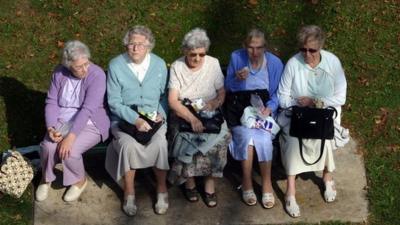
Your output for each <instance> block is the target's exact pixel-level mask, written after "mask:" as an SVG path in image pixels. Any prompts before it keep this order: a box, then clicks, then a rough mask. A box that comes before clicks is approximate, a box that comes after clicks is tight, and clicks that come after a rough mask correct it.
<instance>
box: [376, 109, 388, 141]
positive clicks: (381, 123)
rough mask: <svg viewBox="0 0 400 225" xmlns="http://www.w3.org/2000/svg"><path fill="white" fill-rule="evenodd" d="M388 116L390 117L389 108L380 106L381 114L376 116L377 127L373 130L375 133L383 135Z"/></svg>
mask: <svg viewBox="0 0 400 225" xmlns="http://www.w3.org/2000/svg"><path fill="white" fill-rule="evenodd" d="M388 117H389V111H388V109H386V108H383V107H382V108H380V109H379V115H376V116H374V122H375V127H374V130H373V132H374V134H375V135H382V131H384V130H385V127H386V124H387V121H388Z"/></svg>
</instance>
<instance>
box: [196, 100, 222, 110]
mask: <svg viewBox="0 0 400 225" xmlns="http://www.w3.org/2000/svg"><path fill="white" fill-rule="evenodd" d="M219 106H220V101H219V99H218V97H217V98H214V99H212V100H210V101H208V102H207V103H206V105H205V106H204V107H203V108H202V109H201V110H204V111H214V110H216V109H217V108H218V107H219Z"/></svg>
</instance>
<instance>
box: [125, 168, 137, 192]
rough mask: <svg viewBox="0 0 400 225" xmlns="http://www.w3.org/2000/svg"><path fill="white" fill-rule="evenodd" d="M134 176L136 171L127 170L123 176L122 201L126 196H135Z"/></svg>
mask: <svg viewBox="0 0 400 225" xmlns="http://www.w3.org/2000/svg"><path fill="white" fill-rule="evenodd" d="M135 174H136V170H129V171H127V172H126V173H125V176H124V199H126V198H127V197H128V195H135Z"/></svg>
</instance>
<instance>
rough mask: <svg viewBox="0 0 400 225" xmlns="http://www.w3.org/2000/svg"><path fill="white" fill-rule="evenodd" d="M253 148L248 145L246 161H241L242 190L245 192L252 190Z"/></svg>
mask: <svg viewBox="0 0 400 225" xmlns="http://www.w3.org/2000/svg"><path fill="white" fill-rule="evenodd" d="M253 155H254V148H253V146H251V145H249V146H248V149H247V159H246V160H243V161H242V175H243V180H242V190H243V191H247V190H250V189H253V181H252V176H251V171H252V167H253Z"/></svg>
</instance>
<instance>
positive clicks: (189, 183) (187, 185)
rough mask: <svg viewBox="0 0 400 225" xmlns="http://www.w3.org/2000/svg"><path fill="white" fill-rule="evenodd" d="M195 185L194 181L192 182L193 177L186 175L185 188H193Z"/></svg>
mask: <svg viewBox="0 0 400 225" xmlns="http://www.w3.org/2000/svg"><path fill="white" fill-rule="evenodd" d="M195 187H196V183H195V182H194V177H188V178H187V180H186V182H185V188H186V189H193V188H195Z"/></svg>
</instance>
